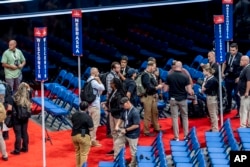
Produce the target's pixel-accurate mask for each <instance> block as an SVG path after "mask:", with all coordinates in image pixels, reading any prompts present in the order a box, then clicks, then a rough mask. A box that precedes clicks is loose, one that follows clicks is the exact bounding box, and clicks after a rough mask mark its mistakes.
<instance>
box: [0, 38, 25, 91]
mask: <svg viewBox="0 0 250 167" xmlns="http://www.w3.org/2000/svg"><path fill="white" fill-rule="evenodd" d="M16 45H17V42H16V41H15V40H10V41H9V49H7V50H6V51H5V52H4V53H3V56H2V60H1V62H2V66H3V67H4V75H5V81H6V82H7V83H8V84H9V85H10V86H11V89H12V91H13V94H14V93H15V92H16V91H17V89H18V86H19V85H20V83H21V81H22V68H23V67H24V65H25V64H26V60H25V58H24V56H23V53H22V51H21V50H20V49H18V48H16Z"/></svg>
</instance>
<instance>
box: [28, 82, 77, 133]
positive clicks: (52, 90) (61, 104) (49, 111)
mask: <svg viewBox="0 0 250 167" xmlns="http://www.w3.org/2000/svg"><path fill="white" fill-rule="evenodd" d="M48 90H49V92H48V94H47V95H46V97H45V98H44V99H42V97H32V99H31V100H32V102H33V103H34V104H35V105H36V106H35V110H36V109H37V107H38V106H39V107H42V105H43V101H44V110H45V112H46V117H45V121H47V119H48V118H49V116H51V117H52V121H51V124H50V127H52V126H53V124H54V123H55V121H56V120H57V121H58V122H59V125H58V128H57V130H59V129H60V128H61V126H62V125H63V124H65V125H67V126H70V127H71V128H72V125H71V123H70V122H69V121H68V118H67V117H68V116H69V115H70V113H71V111H72V109H73V108H74V107H77V106H74V101H76V99H77V98H78V97H77V96H76V95H75V94H74V93H72V92H71V91H69V90H67V89H64V88H63V87H61V86H58V85H56V84H50V85H49V87H48ZM41 115H42V112H41V113H40V114H39V115H38V119H39V117H40V116H41Z"/></svg>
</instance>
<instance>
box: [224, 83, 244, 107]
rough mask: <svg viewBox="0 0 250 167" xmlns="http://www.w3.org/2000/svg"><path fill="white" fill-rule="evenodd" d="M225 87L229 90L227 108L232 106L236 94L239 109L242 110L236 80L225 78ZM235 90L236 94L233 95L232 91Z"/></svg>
mask: <svg viewBox="0 0 250 167" xmlns="http://www.w3.org/2000/svg"><path fill="white" fill-rule="evenodd" d="M225 87H226V90H227V106H226V110H229V109H231V108H232V98H233V96H234V100H235V102H236V104H237V110H238V111H239V110H240V97H239V96H238V94H237V93H238V84H237V83H235V80H230V79H225ZM233 90H234V94H233V96H232V91H233Z"/></svg>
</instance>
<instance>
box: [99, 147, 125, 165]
mask: <svg viewBox="0 0 250 167" xmlns="http://www.w3.org/2000/svg"><path fill="white" fill-rule="evenodd" d="M125 161H126V160H125V148H124V147H123V148H122V149H121V150H120V152H119V153H118V155H117V157H116V158H115V160H114V161H113V162H110V161H99V164H98V167H126V165H125Z"/></svg>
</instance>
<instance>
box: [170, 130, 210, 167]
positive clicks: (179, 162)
mask: <svg viewBox="0 0 250 167" xmlns="http://www.w3.org/2000/svg"><path fill="white" fill-rule="evenodd" d="M170 148H171V155H172V160H173V165H175V166H176V167H189V166H198V167H205V166H206V161H205V158H204V153H203V151H202V149H201V148H200V142H199V141H198V138H197V132H196V128H195V127H192V128H191V129H190V131H189V133H188V135H187V136H186V138H185V140H184V141H175V140H171V141H170Z"/></svg>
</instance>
